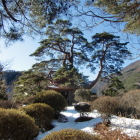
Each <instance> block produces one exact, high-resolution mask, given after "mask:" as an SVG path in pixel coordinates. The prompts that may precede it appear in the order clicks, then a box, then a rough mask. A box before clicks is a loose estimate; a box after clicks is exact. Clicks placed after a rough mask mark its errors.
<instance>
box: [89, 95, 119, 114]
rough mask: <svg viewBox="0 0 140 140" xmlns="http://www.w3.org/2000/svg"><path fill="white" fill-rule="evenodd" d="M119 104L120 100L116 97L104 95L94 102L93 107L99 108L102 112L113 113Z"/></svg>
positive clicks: (93, 108)
mask: <svg viewBox="0 0 140 140" xmlns="http://www.w3.org/2000/svg"><path fill="white" fill-rule="evenodd" d="M117 106H118V101H117V100H116V99H115V98H114V97H110V96H102V97H99V98H97V99H96V100H95V101H93V102H92V105H91V109H92V110H98V111H99V112H100V113H101V114H106V115H113V114H114V113H115V109H116V107H117Z"/></svg>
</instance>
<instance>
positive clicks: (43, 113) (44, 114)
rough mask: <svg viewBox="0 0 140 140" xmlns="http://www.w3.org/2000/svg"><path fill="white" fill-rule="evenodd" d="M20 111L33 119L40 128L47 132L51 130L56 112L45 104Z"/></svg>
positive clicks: (26, 107)
mask: <svg viewBox="0 0 140 140" xmlns="http://www.w3.org/2000/svg"><path fill="white" fill-rule="evenodd" d="M20 110H21V111H23V112H25V113H26V114H28V115H29V116H31V117H33V118H34V119H35V123H36V124H37V125H38V126H39V128H43V129H46V130H48V129H49V127H50V126H51V122H52V119H53V118H54V110H53V109H52V107H50V106H49V105H46V104H44V103H35V104H30V105H27V106H25V107H22V108H20Z"/></svg>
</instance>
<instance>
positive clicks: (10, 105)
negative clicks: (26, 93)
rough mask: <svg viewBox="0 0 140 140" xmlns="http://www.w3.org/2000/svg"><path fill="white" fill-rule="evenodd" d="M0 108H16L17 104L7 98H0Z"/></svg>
mask: <svg viewBox="0 0 140 140" xmlns="http://www.w3.org/2000/svg"><path fill="white" fill-rule="evenodd" d="M0 108H5V109H8V108H9V109H11V108H15V109H16V108H17V105H16V104H15V103H13V102H11V101H9V100H0Z"/></svg>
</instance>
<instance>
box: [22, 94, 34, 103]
mask: <svg viewBox="0 0 140 140" xmlns="http://www.w3.org/2000/svg"><path fill="white" fill-rule="evenodd" d="M34 99H35V95H32V96H29V97H27V98H26V99H24V100H23V101H22V104H26V105H28V104H32V103H33V102H34Z"/></svg>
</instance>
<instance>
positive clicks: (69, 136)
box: [42, 129, 100, 140]
mask: <svg viewBox="0 0 140 140" xmlns="http://www.w3.org/2000/svg"><path fill="white" fill-rule="evenodd" d="M42 140H100V139H99V138H98V136H95V135H92V134H89V133H87V132H84V131H82V130H76V129H63V130H60V131H56V132H52V133H50V134H49V135H47V136H46V137H45V138H44V139H42Z"/></svg>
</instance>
